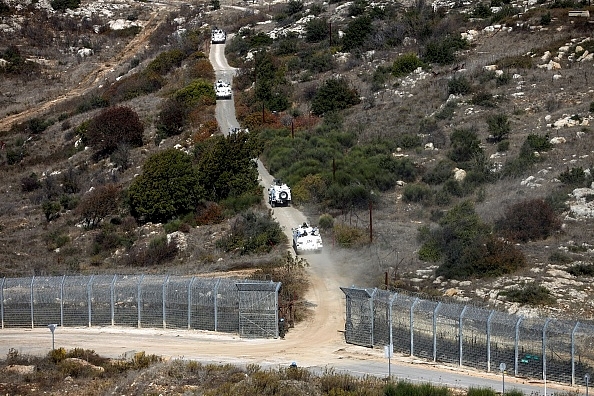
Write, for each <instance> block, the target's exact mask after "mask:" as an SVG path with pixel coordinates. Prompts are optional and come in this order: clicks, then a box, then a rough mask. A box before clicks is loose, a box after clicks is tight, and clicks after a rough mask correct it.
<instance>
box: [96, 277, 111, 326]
mask: <svg viewBox="0 0 594 396" xmlns="http://www.w3.org/2000/svg"><path fill="white" fill-rule="evenodd" d="M116 280H117V277H116V276H115V275H95V276H94V277H93V282H92V283H91V325H92V326H110V325H111V324H112V312H113V309H112V307H113V304H114V301H113V300H112V287H113V284H114V282H115V281H116Z"/></svg>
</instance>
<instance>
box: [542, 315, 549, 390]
mask: <svg viewBox="0 0 594 396" xmlns="http://www.w3.org/2000/svg"><path fill="white" fill-rule="evenodd" d="M550 322H551V318H547V320H546V321H545V323H544V325H543V326H542V379H543V381H545V383H546V380H547V326H548V325H549V323H550Z"/></svg>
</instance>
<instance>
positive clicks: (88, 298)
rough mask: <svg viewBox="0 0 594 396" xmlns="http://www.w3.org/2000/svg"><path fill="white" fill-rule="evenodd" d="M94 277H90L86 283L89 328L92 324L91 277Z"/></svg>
mask: <svg viewBox="0 0 594 396" xmlns="http://www.w3.org/2000/svg"><path fill="white" fill-rule="evenodd" d="M94 276H95V275H91V278H89V283H87V310H88V313H89V327H91V323H92V316H91V315H92V313H91V295H92V294H93V277H94Z"/></svg>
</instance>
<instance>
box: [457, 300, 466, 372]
mask: <svg viewBox="0 0 594 396" xmlns="http://www.w3.org/2000/svg"><path fill="white" fill-rule="evenodd" d="M467 308H468V305H465V306H464V308H463V309H462V312H461V313H460V319H459V320H458V342H459V343H460V345H459V346H460V362H459V363H458V365H459V366H460V367H462V352H463V351H462V336H463V331H462V328H463V318H464V313H465V312H466V309H467Z"/></svg>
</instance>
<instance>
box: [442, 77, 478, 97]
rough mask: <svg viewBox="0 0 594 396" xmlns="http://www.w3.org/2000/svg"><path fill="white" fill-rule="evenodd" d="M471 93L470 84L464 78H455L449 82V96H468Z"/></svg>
mask: <svg viewBox="0 0 594 396" xmlns="http://www.w3.org/2000/svg"><path fill="white" fill-rule="evenodd" d="M471 91H472V87H471V85H470V82H469V81H468V79H467V78H466V77H464V76H458V77H456V76H454V77H452V78H451V79H450V80H449V81H448V95H466V94H469V93H470V92H471Z"/></svg>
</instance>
